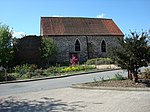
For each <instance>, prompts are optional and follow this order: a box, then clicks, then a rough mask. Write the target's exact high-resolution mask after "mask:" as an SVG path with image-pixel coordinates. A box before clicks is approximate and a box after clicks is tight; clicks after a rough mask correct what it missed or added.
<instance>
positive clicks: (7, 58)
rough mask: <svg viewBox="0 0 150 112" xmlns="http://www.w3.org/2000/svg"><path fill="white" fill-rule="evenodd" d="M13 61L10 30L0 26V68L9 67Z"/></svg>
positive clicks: (7, 27) (5, 26)
mask: <svg viewBox="0 0 150 112" xmlns="http://www.w3.org/2000/svg"><path fill="white" fill-rule="evenodd" d="M12 59H13V46H12V30H10V28H9V26H7V25H3V24H0V66H3V67H9V66H10V63H11V61H12Z"/></svg>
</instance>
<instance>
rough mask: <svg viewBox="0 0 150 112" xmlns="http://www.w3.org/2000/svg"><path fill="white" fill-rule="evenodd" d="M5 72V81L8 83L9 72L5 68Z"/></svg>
mask: <svg viewBox="0 0 150 112" xmlns="http://www.w3.org/2000/svg"><path fill="white" fill-rule="evenodd" d="M4 71H5V81H7V70H6V69H5V68H4Z"/></svg>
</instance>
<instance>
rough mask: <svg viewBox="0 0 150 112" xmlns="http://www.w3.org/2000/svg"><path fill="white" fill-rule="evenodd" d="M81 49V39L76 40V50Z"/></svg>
mask: <svg viewBox="0 0 150 112" xmlns="http://www.w3.org/2000/svg"><path fill="white" fill-rule="evenodd" d="M80 50H81V49H80V42H79V40H76V42H75V51H80Z"/></svg>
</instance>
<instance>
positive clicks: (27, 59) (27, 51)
mask: <svg viewBox="0 0 150 112" xmlns="http://www.w3.org/2000/svg"><path fill="white" fill-rule="evenodd" d="M40 45H41V37H38V36H25V37H23V38H21V39H19V40H18V41H17V44H16V48H17V49H16V56H15V58H16V59H15V61H16V63H17V64H23V63H28V64H37V65H41V58H40V57H41V56H40V50H39V49H40Z"/></svg>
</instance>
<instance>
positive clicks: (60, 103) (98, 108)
mask: <svg viewBox="0 0 150 112" xmlns="http://www.w3.org/2000/svg"><path fill="white" fill-rule="evenodd" d="M16 111H17V112H150V92H137V91H136V92H135V91H110V90H89V89H73V88H61V89H52V90H46V91H40V92H30V93H24V94H16V95H11V96H0V112H16Z"/></svg>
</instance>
